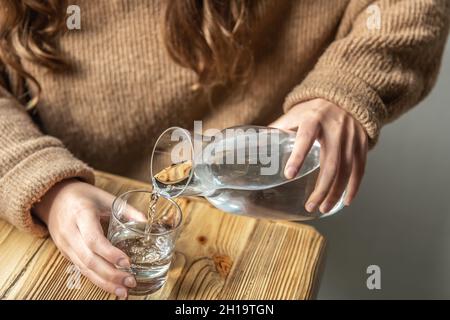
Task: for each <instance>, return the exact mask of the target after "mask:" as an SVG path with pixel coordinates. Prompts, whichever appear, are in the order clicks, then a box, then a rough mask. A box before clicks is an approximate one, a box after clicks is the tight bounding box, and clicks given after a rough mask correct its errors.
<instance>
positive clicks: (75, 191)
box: [34, 179, 136, 298]
mask: <svg viewBox="0 0 450 320" xmlns="http://www.w3.org/2000/svg"><path fill="white" fill-rule="evenodd" d="M113 199H114V197H113V196H112V195H111V194H109V193H107V192H105V191H103V190H101V189H98V188H96V187H94V186H92V185H89V184H87V183H83V182H80V181H78V180H75V179H69V180H65V181H62V182H60V183H58V184H56V185H55V186H54V187H53V188H51V189H50V190H49V191H48V192H47V193H46V194H45V196H44V197H43V199H42V200H41V201H40V202H39V203H37V204H36V205H35V208H34V213H35V215H37V216H38V217H39V218H40V219H41V220H42V221H43V222H45V223H46V224H47V227H48V229H49V231H50V235H51V236H52V239H53V241H54V242H55V244H56V246H57V247H58V248H59V250H61V252H62V254H63V255H64V256H65V257H66V258H68V259H70V260H71V261H72V262H73V263H74V264H75V265H77V266H78V268H79V269H80V272H81V273H82V274H83V275H85V276H86V277H87V278H89V280H91V281H92V282H93V283H94V284H96V285H97V286H99V287H100V288H102V289H104V290H106V291H108V292H110V293H114V294H115V295H117V296H118V297H121V298H125V297H126V296H127V291H128V289H127V288H130V287H134V286H136V280H135V279H134V277H133V276H132V275H131V274H129V273H126V272H124V271H120V270H118V269H116V268H115V267H114V265H118V266H121V267H123V268H128V267H130V262H129V258H128V257H127V256H126V255H125V253H123V252H122V251H121V250H119V249H117V248H116V247H114V246H112V245H111V243H110V242H109V241H108V240H107V239H106V238H105V236H104V235H103V230H102V226H101V224H100V218H101V217H106V216H109V215H110V213H111V209H110V208H111V204H112V201H113Z"/></svg>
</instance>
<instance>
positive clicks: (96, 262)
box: [69, 233, 136, 287]
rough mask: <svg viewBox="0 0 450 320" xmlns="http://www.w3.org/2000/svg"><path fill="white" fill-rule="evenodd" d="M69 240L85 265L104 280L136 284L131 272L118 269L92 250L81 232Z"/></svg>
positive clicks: (131, 285)
mask: <svg viewBox="0 0 450 320" xmlns="http://www.w3.org/2000/svg"><path fill="white" fill-rule="evenodd" d="M69 241H70V246H71V248H72V249H73V251H75V253H76V254H77V256H78V258H79V259H80V260H81V262H82V263H83V264H84V266H85V267H86V268H88V269H89V270H91V271H93V272H94V273H96V274H97V275H98V276H99V277H100V278H102V279H103V280H104V281H106V282H109V283H112V284H115V285H116V286H117V285H119V286H127V287H135V286H136V280H135V279H134V277H133V276H132V275H131V274H129V273H127V272H125V271H121V270H118V269H116V268H115V267H114V266H113V265H112V264H110V263H108V262H107V261H105V260H104V259H103V258H102V257H100V256H98V255H97V254H95V253H94V252H93V251H91V250H90V249H89V248H88V247H87V245H86V243H85V242H84V239H83V238H82V236H81V234H80V233H78V234H75V235H72V236H71V238H70V240H69Z"/></svg>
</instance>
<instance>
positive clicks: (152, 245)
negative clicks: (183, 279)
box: [108, 190, 182, 295]
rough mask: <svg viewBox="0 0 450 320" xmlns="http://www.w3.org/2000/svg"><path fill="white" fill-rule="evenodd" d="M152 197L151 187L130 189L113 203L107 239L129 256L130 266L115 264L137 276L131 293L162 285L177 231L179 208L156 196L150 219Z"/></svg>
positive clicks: (141, 293) (142, 292)
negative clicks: (123, 266) (135, 284)
mask: <svg viewBox="0 0 450 320" xmlns="http://www.w3.org/2000/svg"><path fill="white" fill-rule="evenodd" d="M152 197H153V195H152V192H150V191H147V190H133V191H128V192H125V193H124V194H122V195H120V196H118V197H117V198H116V199H115V200H114V202H113V204H112V216H111V220H110V223H109V229H108V240H109V241H111V243H112V244H113V245H114V246H115V247H117V248H119V249H120V250H122V251H123V252H124V253H125V254H127V255H128V257H129V258H130V262H131V267H130V268H122V267H119V266H116V267H117V268H118V269H120V270H123V271H126V272H129V273H131V274H133V275H134V276H135V278H136V282H137V286H136V287H135V288H132V289H130V290H129V292H128V293H129V294H130V295H144V294H150V293H153V292H155V291H157V290H158V289H160V288H161V287H162V286H163V285H164V283H165V282H166V279H167V272H168V270H169V267H170V264H171V261H172V256H173V252H174V247H175V241H176V239H177V237H178V235H179V231H180V226H181V222H182V212H181V209H180V207H179V206H178V204H177V203H176V202H175V201H173V200H171V199H168V198H166V197H164V196H159V199H158V201H157V202H156V206H155V208H154V211H153V213H154V217H153V218H152V219H150V221H149V215H148V212H149V211H148V210H150V209H149V205H150V204H151V201H152V199H153V198H152Z"/></svg>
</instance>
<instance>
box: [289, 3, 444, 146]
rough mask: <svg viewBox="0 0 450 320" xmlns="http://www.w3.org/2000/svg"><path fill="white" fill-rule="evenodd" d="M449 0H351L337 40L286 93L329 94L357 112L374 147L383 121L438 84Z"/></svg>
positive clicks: (296, 99)
mask: <svg viewBox="0 0 450 320" xmlns="http://www.w3.org/2000/svg"><path fill="white" fill-rule="evenodd" d="M449 20H450V1H448V0H414V1H411V0H379V1H369V0H366V1H361V0H351V1H350V3H349V5H348V7H347V10H346V12H345V14H344V17H343V19H342V21H341V24H340V26H339V28H338V30H337V36H336V39H335V41H334V42H333V43H332V44H331V45H330V46H329V47H328V48H327V49H326V50H325V52H324V53H323V55H322V56H321V57H320V58H319V60H318V61H317V63H316V64H315V66H314V68H313V69H312V71H311V72H310V73H309V74H308V75H307V76H306V78H305V79H304V80H303V81H302V82H301V84H300V85H298V86H297V87H295V88H294V89H293V90H292V91H291V92H290V94H289V95H288V96H287V97H286V100H285V103H284V110H285V111H287V110H289V109H290V108H291V107H292V106H294V105H296V104H298V103H300V102H304V101H307V100H311V99H314V98H323V99H326V100H328V101H330V102H333V103H335V104H336V105H338V106H340V107H341V108H344V109H345V110H346V111H348V112H349V113H351V114H352V115H353V116H354V117H355V118H356V119H357V120H358V121H359V122H360V123H361V124H362V126H363V127H364V128H365V130H366V132H367V134H368V136H369V140H370V144H371V146H373V145H374V144H375V143H376V141H377V138H378V135H379V133H380V128H381V127H382V125H383V124H385V123H387V122H389V121H392V120H393V119H395V118H396V117H398V116H399V115H400V114H402V113H403V112H405V111H406V110H408V109H410V108H411V107H413V106H414V105H415V104H417V103H418V102H419V101H420V100H421V99H423V98H424V97H425V96H426V95H427V94H428V93H429V91H430V90H431V88H432V86H433V85H434V83H435V81H436V78H437V73H438V69H439V66H440V62H441V58H442V53H443V50H444V47H445V42H446V40H447V36H448V29H449Z"/></svg>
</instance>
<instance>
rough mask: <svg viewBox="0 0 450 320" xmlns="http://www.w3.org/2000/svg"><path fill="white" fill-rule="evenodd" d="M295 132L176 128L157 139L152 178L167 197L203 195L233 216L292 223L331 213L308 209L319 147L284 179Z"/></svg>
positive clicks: (339, 205)
mask: <svg viewBox="0 0 450 320" xmlns="http://www.w3.org/2000/svg"><path fill="white" fill-rule="evenodd" d="M295 138H296V133H295V132H292V131H284V130H280V129H275V128H268V127H260V126H238V127H232V128H228V129H224V130H222V131H216V132H214V133H213V134H209V135H208V134H205V135H203V134H196V133H194V134H191V133H190V132H189V131H187V130H185V129H182V128H179V127H172V128H169V129H167V130H166V131H164V132H163V133H162V134H161V136H160V137H159V138H158V140H157V142H156V144H155V146H154V149H153V153H152V159H151V177H152V182H153V186H154V188H155V189H156V191H157V192H159V193H161V194H163V195H164V196H167V197H178V196H201V197H204V198H206V199H207V200H208V201H209V202H210V203H211V204H213V205H214V206H215V207H217V208H219V209H221V210H223V211H225V212H229V213H233V214H243V215H248V216H253V217H259V218H270V219H283V220H292V221H301V220H310V219H314V218H318V217H324V216H328V215H332V214H334V213H336V212H337V211H339V210H341V209H342V208H343V206H344V203H343V199H344V194H345V192H344V194H343V195H342V196H341V198H340V200H339V201H338V202H337V204H336V205H335V206H334V208H332V210H330V211H329V212H328V213H325V214H322V213H321V212H320V211H316V212H313V213H309V212H307V211H306V209H305V202H306V201H307V200H308V198H309V196H310V195H311V193H312V191H313V190H314V186H315V183H316V180H317V177H318V174H319V167H320V163H319V159H320V144H319V142H318V141H315V143H314V144H313V146H312V147H311V150H310V151H309V153H308V155H307V156H306V158H305V161H304V163H303V165H302V167H301V169H300V171H299V172H298V174H297V176H296V177H295V178H293V179H287V178H286V177H285V176H284V168H285V165H286V162H287V160H288V158H289V156H290V154H291V152H292V148H293V146H294V141H295Z"/></svg>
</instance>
